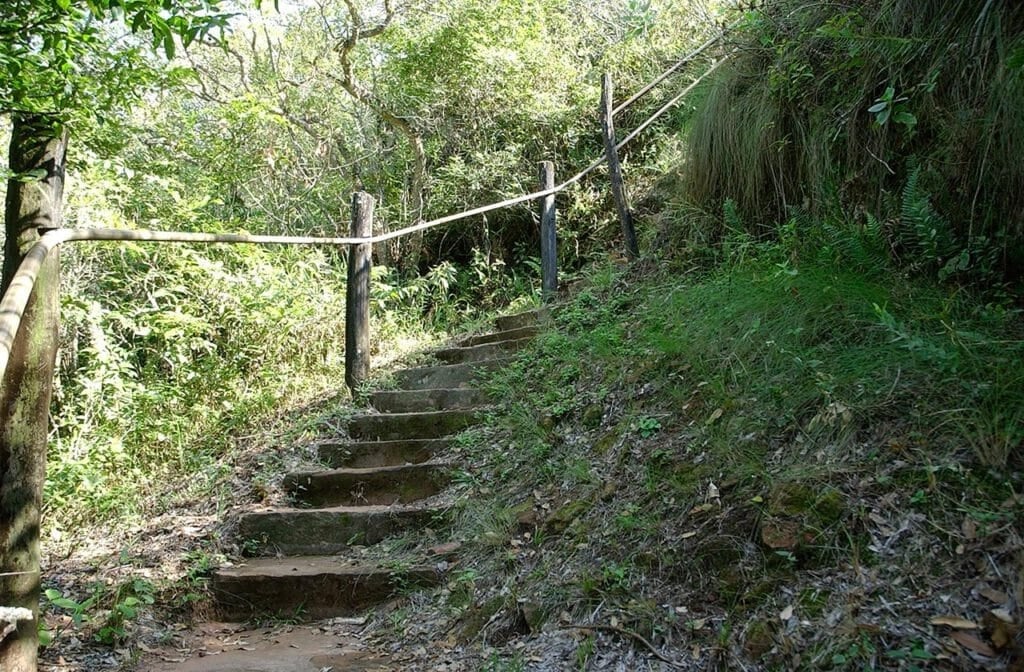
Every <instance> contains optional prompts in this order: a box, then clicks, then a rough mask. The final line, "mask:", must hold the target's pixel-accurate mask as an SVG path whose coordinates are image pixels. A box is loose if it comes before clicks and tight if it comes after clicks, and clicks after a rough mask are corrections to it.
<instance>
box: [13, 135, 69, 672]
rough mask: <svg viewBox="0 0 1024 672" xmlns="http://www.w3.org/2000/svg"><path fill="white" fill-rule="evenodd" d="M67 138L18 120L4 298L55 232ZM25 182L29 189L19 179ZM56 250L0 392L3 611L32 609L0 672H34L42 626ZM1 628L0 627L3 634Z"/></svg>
mask: <svg viewBox="0 0 1024 672" xmlns="http://www.w3.org/2000/svg"><path fill="white" fill-rule="evenodd" d="M66 147H67V133H66V131H64V130H63V129H61V128H59V127H56V126H55V124H54V122H53V120H51V119H49V118H46V117H41V116H16V117H15V119H14V128H13V132H12V136H11V149H10V167H11V170H12V171H13V172H14V173H15V174H21V175H23V176H25V175H26V173H29V171H39V174H41V175H42V178H41V179H32V178H30V177H28V176H26V177H23V178H22V179H21V180H19V179H11V180H9V181H8V184H7V208H6V232H7V240H6V242H5V246H4V266H3V284H2V287H3V290H4V291H6V289H7V287H8V286H9V285H10V283H11V280H12V278H13V277H14V274H15V272H16V271H17V269H18V265H19V264H20V263H21V260H22V258H23V257H24V255H25V253H26V252H27V251H28V250H29V248H31V247H32V245H33V244H34V243H35V241H36V240H38V238H39V235H40V234H39V232H38V228H39V227H59V226H60V225H61V213H62V207H61V204H62V196H63V191H64V154H65V149H66ZM26 179H28V180H30V181H25V180H26ZM59 285H60V278H59V267H58V259H57V253H56V251H55V252H54V253H52V254H51V255H50V257H49V258H48V260H47V261H46V263H45V264H44V265H43V268H42V270H41V271H40V274H39V278H38V280H37V281H36V285H35V289H34V290H33V292H32V296H31V297H30V299H29V302H28V306H27V307H26V309H25V315H24V317H23V318H22V322H21V328H20V330H19V331H18V334H17V337H16V338H15V340H14V347H13V348H12V350H11V357H10V362H9V364H8V367H7V373H6V375H5V377H4V379H3V381H2V389H0V606H5V607H23V608H25V609H29V610H31V611H32V613H33V615H34V618H33V620H31V621H20V622H19V623H18V627H17V629H16V630H14V631H13V632H11V633H10V634H8V635H7V637H6V638H4V639H3V640H2V641H0V670H4V672H35V669H36V648H37V645H38V636H37V626H38V618H39V580H40V574H39V556H40V553H39V526H40V512H41V509H42V493H43V481H44V479H45V477H46V438H47V430H48V420H49V411H50V397H51V393H52V390H53V370H54V363H55V359H56V354H57V326H58V316H59V315H58V311H59V308H60V304H59V302H58V290H59ZM2 630H3V627H2V624H0V632H2Z"/></svg>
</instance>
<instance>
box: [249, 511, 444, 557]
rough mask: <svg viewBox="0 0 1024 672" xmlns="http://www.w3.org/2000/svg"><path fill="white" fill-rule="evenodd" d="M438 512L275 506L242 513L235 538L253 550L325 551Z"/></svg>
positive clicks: (374, 538) (429, 519) (366, 541)
mask: <svg viewBox="0 0 1024 672" xmlns="http://www.w3.org/2000/svg"><path fill="white" fill-rule="evenodd" d="M443 515H444V510H443V509H441V508H438V507H434V506H426V505H423V504H408V505H398V506H336V507H331V508H326V509H293V508H277V509H270V510H267V511H254V512H251V513H246V514H244V515H243V516H242V517H241V518H239V521H238V539H239V543H241V544H242V547H243V548H244V549H245V550H246V552H247V553H250V554H252V555H302V554H310V555H327V554H330V553H340V552H341V551H344V550H345V549H347V548H350V547H351V546H355V545H359V546H369V545H371V544H376V543H378V542H380V541H381V540H383V539H386V538H387V537H390V536H393V535H395V534H398V533H400V532H404V531H406V530H408V529H410V528H413V527H429V526H430V525H432V524H433V523H434V520H435V519H437V518H439V517H441V516H443Z"/></svg>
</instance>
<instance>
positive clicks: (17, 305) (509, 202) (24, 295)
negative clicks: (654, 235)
mask: <svg viewBox="0 0 1024 672" xmlns="http://www.w3.org/2000/svg"><path fill="white" fill-rule="evenodd" d="M735 25H736V24H732V25H731V26H729V27H727V28H725V29H724V30H723V31H722V32H721V33H719V34H718V35H716V36H714V37H712V38H710V39H708V40H707V41H706V42H704V43H703V44H701V45H700V46H699V47H697V48H696V49H695V50H693V51H692V52H690V53H689V54H687V55H686V56H685V57H683V58H682V59H680V60H679V61H678V62H676V63H675V64H674V65H672V66H671V67H670V68H668V69H667V70H665V71H664V72H663V73H662V74H661V75H659V76H658V77H657V78H655V79H654V80H653V81H652V82H650V83H649V84H647V85H646V86H644V87H643V88H641V89H640V90H639V91H637V92H636V93H634V94H633V95H632V96H630V97H629V98H628V99H627V100H626V101H624V102H623V103H621V104H619V105H618V106H617V107H616V108H614V109H613V111H612V114H613V115H614V114H615V113H617V112H621V111H622V110H624V109H626V108H628V107H629V106H630V105H632V104H634V103H635V102H636V101H638V100H640V98H642V97H643V96H644V95H646V94H648V93H650V92H651V91H652V90H653V89H654V88H655V87H656V86H657V85H658V84H660V83H662V82H663V81H665V79H667V78H668V77H670V76H671V75H672V74H673V73H675V72H676V71H678V70H679V69H680V68H681V67H682V66H683V65H685V64H687V63H689V62H691V61H692V60H693V59H694V58H696V57H697V56H698V55H700V54H702V53H703V52H705V51H706V50H707V49H709V48H710V47H711V46H712V45H714V44H716V43H717V42H719V41H721V40H722V39H723V37H724V36H725V35H726V33H727V32H728V31H729V30H731V29H732V28H733V27H734V26H735ZM728 56H729V55H728V54H727V55H726V56H724V57H722V58H720V59H719V60H717V61H715V62H714V63H713V64H712V65H711V66H710V67H709V68H708V69H707V70H706V71H704V72H703V73H702V74H701V75H700V76H698V77H697V79H695V80H694V81H693V82H692V83H691V84H689V85H688V86H687V87H686V88H684V89H683V90H682V91H681V92H680V93H679V94H678V95H677V96H675V97H674V98H672V100H670V101H669V102H668V103H666V104H665V105H663V106H662V107H661V108H660V109H658V110H657V111H656V112H655V113H654V114H652V115H651V116H650V117H648V119H647V120H646V121H644V122H643V123H641V124H640V125H639V126H637V127H636V128H635V129H634V130H633V131H632V132H631V133H629V134H628V135H627V136H626V137H625V138H623V139H622V140H621V141H619V142H618V143H616V145H615V149H616V150H618V149H622V148H623V147H625V146H626V145H627V144H628V143H629V142H631V141H632V140H634V139H635V138H636V137H637V136H639V135H640V133H642V132H643V131H644V130H646V129H647V128H648V127H650V125H651V124H653V123H654V122H655V121H656V120H657V119H658V118H660V117H661V116H662V115H664V114H665V112H667V111H668V110H670V109H671V108H672V107H673V106H675V105H676V104H678V102H679V101H680V100H681V99H682V98H683V97H684V96H685V95H686V94H687V93H689V92H690V91H692V90H693V89H694V87H696V86H697V85H698V84H699V83H700V82H701V81H702V80H703V79H704V78H705V77H707V76H708V75H709V74H711V73H712V72H714V70H715V69H717V68H718V67H719V65H721V64H722V62H724V61H725V60H726V59H727V58H728ZM606 161H607V157H606V156H602V157H600V158H598V159H595V160H594V161H593V162H591V163H590V164H589V165H588V166H587V167H585V168H584V169H583V170H581V171H579V172H578V173H576V174H575V175H573V176H572V177H570V178H569V179H567V180H565V181H563V182H561V183H560V184H558V185H556V186H554V187H551V188H548V189H541V190H539V191H534V192H531V193H528V194H524V195H522V196H516V197H514V198H509V199H506V200H503V201H500V202H497V203H490V204H487V205H482V206H480V207H477V208H471V209H469V210H465V211H463V212H459V213H455V214H450V215H445V216H443V217H438V218H436V219H431V220H429V221H421V222H417V223H415V224H412V225H410V226H407V227H404V228H401V229H396V230H393V231H387V232H384V233H379V234H375V235H372V236H369V237H365V238H360V237H354V236H326V237H323V236H277V235H259V234H241V233H192V232H182V231H149V230H138V229H136V230H128V229H108V228H85V229H65V228H61V229H49V230H41V231H42V233H43V235H42V236H41V238H40V239H39V240H38V241H37V242H36V243H35V245H33V247H32V248H31V249H30V250H29V252H28V253H27V254H26V255H25V258H24V259H23V260H22V263H21V265H20V266H19V268H18V271H17V273H16V274H15V276H14V278H13V279H12V281H11V284H10V285H9V287H8V289H7V292H6V293H5V294H4V296H3V299H2V300H0V381H2V380H3V378H4V375H5V373H6V370H7V364H8V362H9V360H10V353H11V349H12V347H13V345H14V339H15V337H16V335H17V333H18V328H19V327H20V325H21V320H22V317H23V315H24V313H25V307H26V306H27V304H28V300H29V297H30V296H31V294H32V289H33V287H34V286H35V282H36V279H37V278H38V276H39V272H40V269H41V268H42V266H43V263H44V262H45V261H46V258H47V257H48V256H49V254H50V252H51V251H53V250H54V249H55V248H57V247H59V246H60V245H62V244H64V243H67V242H72V241H122V242H128V241H134V242H159V243H199V244H215V243H227V244H257V245H327V246H353V245H363V244H371V245H372V244H375V243H382V242H385V241H388V240H392V239H395V238H399V237H401V236H406V235H409V234H412V233H417V232H420V231H424V230H427V229H431V228H433V227H436V226H440V225H441V224H448V223H451V222H455V221H458V220H461V219H465V218H467V217H473V216H476V215H482V214H486V213H488V212H492V211H494V210H500V209H503V208H508V207H512V206H514V205H519V204H522V203H527V202H530V201H535V200H538V199H542V198H545V197H547V196H551V195H554V194H558V193H560V192H562V191H564V190H566V189H567V188H568V187H570V186H572V185H574V184H576V183H577V182H579V181H580V180H582V179H583V178H584V177H586V176H587V175H589V174H590V173H591V172H593V171H594V170H595V169H597V168H598V167H599V166H601V165H602V164H603V163H605V162H606Z"/></svg>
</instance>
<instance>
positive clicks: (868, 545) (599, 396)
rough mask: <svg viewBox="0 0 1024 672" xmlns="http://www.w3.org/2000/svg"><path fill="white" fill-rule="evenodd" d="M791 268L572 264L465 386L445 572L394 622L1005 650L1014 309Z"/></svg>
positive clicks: (504, 636)
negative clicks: (688, 274)
mask: <svg viewBox="0 0 1024 672" xmlns="http://www.w3.org/2000/svg"><path fill="white" fill-rule="evenodd" d="M794 259H795V257H794V256H793V255H788V254H785V253H784V252H783V251H782V249H781V246H777V245H776V246H754V247H751V248H750V249H748V250H747V251H746V253H745V254H744V255H742V259H738V260H737V262H736V263H726V264H724V265H722V266H720V267H719V268H718V269H717V270H715V271H712V272H709V273H707V274H705V275H704V276H703V277H701V278H699V279H696V280H694V279H691V278H684V277H679V276H676V275H674V274H673V273H671V272H669V271H661V272H654V273H651V272H650V270H649V269H646V270H644V269H643V268H642V266H641V267H638V268H637V269H634V270H633V271H631V272H628V273H627V272H623V271H621V270H618V269H616V268H614V267H606V268H603V269H600V270H598V271H596V272H595V273H594V274H593V275H592V277H591V278H590V283H589V284H588V285H587V286H586V288H584V289H582V290H581V291H579V292H578V293H577V294H576V296H575V297H574V298H573V299H572V300H571V301H570V302H569V303H567V304H566V305H564V306H562V307H561V308H560V310H558V311H557V316H556V319H555V325H554V328H553V329H552V330H550V331H549V332H548V333H546V334H545V335H543V336H542V337H541V338H539V339H538V340H537V342H536V343H535V345H534V347H533V348H532V349H530V350H528V351H525V352H522V353H521V354H520V355H519V356H518V360H517V363H516V364H515V365H513V366H511V367H509V368H507V369H505V370H504V371H501V372H499V373H497V374H496V375H495V376H494V377H493V378H492V379H491V381H490V388H491V390H492V392H493V393H494V394H495V395H496V397H497V398H499V399H500V400H501V401H500V410H499V411H497V412H496V413H495V414H494V416H493V418H492V421H491V423H490V425H489V426H488V428H487V429H484V430H474V431H471V432H470V433H468V434H466V435H465V436H464V437H463V441H462V442H461V445H462V449H461V450H462V451H463V453H464V454H463V458H464V463H465V464H466V465H468V466H467V467H466V471H465V473H464V474H462V478H461V487H462V488H463V490H464V498H463V500H462V502H463V503H462V505H461V507H460V511H459V513H458V516H457V520H458V521H459V522H458V529H457V530H456V534H458V535H461V536H462V538H463V541H464V544H465V546H464V549H463V553H464V555H465V556H466V557H465V558H464V559H463V561H462V563H461V566H462V567H464V568H466V569H463V570H461V571H457V572H455V573H454V574H453V575H452V576H453V578H452V579H451V581H450V582H449V585H448V586H447V587H446V588H445V589H444V590H442V591H441V593H440V600H439V601H430V602H429V603H425V604H424V603H421V604H418V605H417V606H416V609H415V618H413V613H414V612H413V611H406V612H397V613H394V614H392V615H391V616H390V619H391V620H390V624H391V626H392V627H393V636H394V637H399V636H400V638H401V639H403V640H405V642H404V643H405V646H406V647H409V646H412V645H413V644H414V643H415V640H416V639H417V637H421V638H422V639H423V643H424V645H425V647H426V648H427V649H429V650H431V651H432V655H445V654H444V651H445V650H446V649H443V647H442V649H441V650H438V646H437V642H438V639H437V638H438V632H442V631H443V632H447V633H448V637H449V639H448V642H449V644H448V649H449V650H457V651H463V653H462V654H461V658H462V660H467V656H469V659H472V657H473V656H475V657H476V658H475V662H474V663H470V668H467V669H492V670H505V669H508V670H512V669H581V670H583V669H603V667H604V666H605V665H609V664H612V663H613V662H614V663H615V664H617V665H626V666H627V668H628V669H662V668H660V667H659V666H660V665H662V662H664V661H662V660H658V659H657V657H656V656H655V655H654V654H653V650H654V649H657V651H658V652H659V654H660V655H661V656H663V657H664V658H668V659H672V660H673V661H675V662H676V663H679V665H680V666H681V667H682V668H684V669H807V670H811V669H814V670H820V669H834V670H854V669H857V670H859V669H866V668H882V669H908V670H909V669H923V668H924V667H929V668H931V666H938V668H937V669H965V668H975V667H977V668H982V669H1007V667H1006V666H1008V665H1009V666H1011V667H1012V666H1019V665H1020V664H1021V648H1020V637H1019V636H1018V635H1017V634H1016V633H1017V626H1016V625H1015V624H1017V623H1020V618H1021V613H1020V611H1019V605H1020V604H1021V602H1022V600H1024V594H1022V590H1024V576H1022V574H1021V570H1020V567H1021V561H1022V558H1024V555H1022V549H1024V546H1022V538H1021V520H1022V515H1021V514H1022V513H1024V499H1022V497H1021V495H1020V492H1021V488H1022V485H1024V481H1022V475H1021V466H1022V464H1024V462H1022V458H1021V451H1020V449H1021V439H1022V437H1024V423H1022V422H1021V421H1022V414H1024V411H1022V410H1021V409H1022V405H1021V398H1020V397H1021V394H1022V393H1024V384H1022V382H1024V360H1022V358H1021V354H1022V349H1024V342H1022V340H1021V322H1020V319H1019V316H1018V315H1017V314H1016V313H1014V312H1012V311H1007V310H1005V309H1001V308H998V307H994V306H991V305H988V306H985V305H978V304H975V303H972V302H971V301H969V300H967V299H965V298H964V297H962V296H959V295H957V294H955V293H952V294H951V293H944V292H943V291H941V290H939V289H936V288H934V287H930V286H921V285H915V284H912V283H910V282H908V281H906V280H903V279H901V278H900V277H898V276H896V275H893V274H890V273H886V272H883V271H878V272H875V273H873V274H864V273H862V272H853V271H845V270H842V268H841V267H840V265H837V264H835V263H832V262H829V261H821V260H817V259H812V260H806V261H801V262H799V263H798V262H796V261H794ZM421 602H422V601H421ZM425 614H429V615H425ZM949 616H955V617H957V618H960V619H965V620H966V621H970V622H971V623H972V624H975V625H977V626H978V628H977V629H973V628H972V629H964V628H963V626H965V625H967V624H966V623H960V624H959V625H960V626H961V628H960V629H958V628H956V627H950V626H949V625H946V624H945V623H949V622H953V621H942V620H938V621H936V620H935V619H937V618H941V617H949ZM416 623H419V624H420V625H419V626H418V627H417V626H416V625H415V624H416ZM423 623H432V625H430V626H429V627H428V626H423V625H422V624H423ZM582 626H594V627H589V628H583V627H582ZM453 633H454V634H453ZM410 639H411V640H413V642H410V641H409V640H410ZM642 640H646V641H642ZM431 642H433V648H432V647H431ZM452 647H455V648H454V649H452ZM460 647H464V648H460ZM466 651H473V652H474V653H472V654H467V653H465V652H466ZM449 655H453V654H451V653H450V651H449ZM459 657H460V656H455V658H459ZM549 664H550V665H551V667H546V665H549ZM474 665H475V666H476V667H473V666H474ZM410 669H413V668H410ZM416 669H419V668H416ZM423 669H432V668H430V667H429V665H427V667H424V668H423ZM452 669H460V668H452ZM620 669H622V668H620ZM1012 669H1019V667H1012Z"/></svg>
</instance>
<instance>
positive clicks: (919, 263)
mask: <svg viewBox="0 0 1024 672" xmlns="http://www.w3.org/2000/svg"><path fill="white" fill-rule="evenodd" d="M920 178H921V167H920V166H916V167H915V168H914V169H913V170H912V171H911V172H910V175H909V176H908V177H907V184H906V186H904V188H903V202H902V203H901V205H900V224H901V229H900V235H899V241H900V243H901V246H902V247H904V248H905V249H906V250H907V251H908V252H909V253H910V254H911V255H912V256H913V261H912V262H911V265H913V266H916V267H918V268H927V269H939V268H942V267H943V266H944V265H945V263H946V261H947V260H948V259H949V257H951V256H953V255H954V254H956V253H957V251H958V249H959V248H958V246H957V244H956V239H955V238H954V235H953V230H952V228H951V227H950V225H949V222H948V221H946V219H945V218H943V217H942V216H941V215H940V214H939V213H937V212H936V211H935V209H934V208H933V207H932V204H931V197H930V195H929V194H928V192H927V191H925V190H924V189H923V188H922V187H921V185H920Z"/></svg>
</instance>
